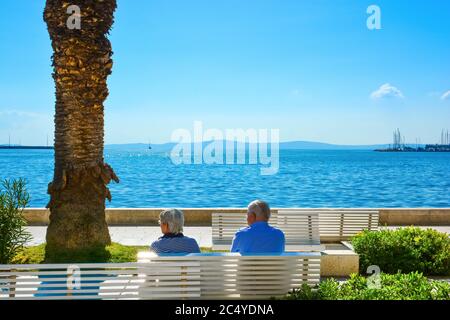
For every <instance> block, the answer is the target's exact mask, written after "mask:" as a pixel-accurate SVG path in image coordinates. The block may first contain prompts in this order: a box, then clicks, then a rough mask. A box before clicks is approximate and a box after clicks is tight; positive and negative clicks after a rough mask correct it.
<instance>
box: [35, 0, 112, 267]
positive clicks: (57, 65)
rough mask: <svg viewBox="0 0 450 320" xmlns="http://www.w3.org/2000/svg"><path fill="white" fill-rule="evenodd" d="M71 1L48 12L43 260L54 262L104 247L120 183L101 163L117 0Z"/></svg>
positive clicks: (55, 2) (52, 1)
mask: <svg viewBox="0 0 450 320" xmlns="http://www.w3.org/2000/svg"><path fill="white" fill-rule="evenodd" d="M70 2H71V3H68V1H67V0H47V2H46V6H45V11H44V20H45V22H46V23H47V28H48V32H49V34H50V38H51V42H52V47H53V51H54V53H53V56H52V59H53V69H54V72H53V79H54V81H55V87H56V107H55V109H56V112H55V120H54V121H55V167H54V176H53V181H52V182H51V183H49V186H48V193H49V195H50V202H49V203H48V205H47V207H48V208H50V224H49V226H48V229H47V247H46V258H47V260H53V261H54V260H64V259H66V260H67V259H73V258H74V257H76V256H77V254H79V253H80V252H90V251H92V250H95V251H98V250H99V249H100V250H102V249H103V250H104V249H105V246H106V245H108V244H110V242H111V239H110V236H109V231H108V226H107V224H106V219H105V199H109V200H111V193H110V192H109V190H108V188H107V184H108V183H109V182H110V181H111V180H114V181H116V182H118V181H119V180H118V178H117V176H116V175H115V173H114V171H113V169H112V168H111V167H110V166H109V165H108V164H106V163H105V162H104V158H103V146H104V140H103V138H104V118H103V109H104V108H103V102H104V101H105V99H106V97H107V96H108V88H107V83H106V80H107V77H108V75H110V74H111V69H112V64H113V63H112V60H111V56H112V49H111V43H110V42H109V40H108V38H107V35H108V34H109V30H110V29H111V26H112V24H113V22H114V11H115V9H116V0H73V1H70ZM70 5H77V6H78V7H79V8H80V13H81V15H80V17H81V28H80V29H72V28H69V27H68V24H67V21H68V19H69V18H70V14H68V12H67V9H68V7H69V6H70ZM105 252H106V251H105Z"/></svg>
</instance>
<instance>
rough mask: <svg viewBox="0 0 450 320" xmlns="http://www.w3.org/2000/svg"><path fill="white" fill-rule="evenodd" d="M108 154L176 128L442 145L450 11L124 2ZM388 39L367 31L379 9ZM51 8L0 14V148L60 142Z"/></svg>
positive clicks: (281, 0)
mask: <svg viewBox="0 0 450 320" xmlns="http://www.w3.org/2000/svg"><path fill="white" fill-rule="evenodd" d="M117 2H118V8H117V11H116V15H115V24H114V27H113V30H112V31H111V35H110V40H111V42H112V46H113V50H114V56H113V59H114V67H113V73H112V75H111V76H110V77H109V79H108V85H109V90H110V95H109V97H108V99H107V100H106V102H105V143H107V144H111V143H136V142H145V143H146V142H148V141H151V142H152V143H163V142H169V141H170V139H171V134H172V132H173V131H174V130H176V129H179V128H184V129H188V130H191V131H192V130H193V125H194V121H201V122H202V123H203V127H204V128H205V129H207V128H217V129H220V130H225V129H234V128H242V129H249V128H253V129H279V130H280V139H281V141H293V140H308V141H320V142H328V143H335V144H376V143H390V142H391V140H392V132H393V131H394V129H396V128H400V130H401V132H402V134H403V135H404V136H405V137H406V140H407V141H409V142H415V141H416V139H420V142H422V143H435V142H438V140H439V139H440V133H441V129H444V128H446V129H447V128H448V129H450V41H449V40H450V1H442V0H417V1H413V0H395V1H392V0H383V1H382V0H371V1H364V0H308V1H306V0H303V1H302V0H117ZM373 4H374V5H377V6H378V7H379V8H380V12H381V18H380V22H381V29H375V30H369V28H368V27H367V19H368V18H369V17H370V16H371V14H368V13H367V8H368V7H369V6H370V5H373ZM44 5H45V1H44V0H2V1H1V6H0V44H1V48H0V144H2V143H8V136H9V135H10V136H11V143H21V144H23V145H45V144H46V140H47V136H48V137H49V140H50V141H51V140H52V139H53V130H54V127H53V114H54V102H55V97H54V84H53V79H52V77H51V72H52V69H51V60H50V59H51V54H52V51H51V45H50V40H49V36H48V33H47V29H46V25H45V23H44V22H43V19H42V14H43V8H44Z"/></svg>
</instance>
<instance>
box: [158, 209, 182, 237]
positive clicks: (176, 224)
mask: <svg viewBox="0 0 450 320" xmlns="http://www.w3.org/2000/svg"><path fill="white" fill-rule="evenodd" d="M159 223H160V224H161V223H167V225H168V226H169V231H170V233H173V234H178V233H181V232H183V226H184V214H183V211H181V210H178V209H169V210H164V211H163V212H161V213H160V214H159Z"/></svg>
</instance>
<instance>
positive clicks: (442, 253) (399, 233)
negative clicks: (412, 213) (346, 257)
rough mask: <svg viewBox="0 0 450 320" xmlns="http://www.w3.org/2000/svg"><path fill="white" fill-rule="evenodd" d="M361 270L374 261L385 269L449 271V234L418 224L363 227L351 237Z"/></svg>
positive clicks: (447, 272)
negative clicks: (371, 228)
mask: <svg viewBox="0 0 450 320" xmlns="http://www.w3.org/2000/svg"><path fill="white" fill-rule="evenodd" d="M352 245H353V247H354V249H355V251H356V253H358V254H359V261H360V270H361V271H362V272H365V270H366V269H367V267H368V266H370V265H377V266H379V267H380V269H381V271H382V272H385V273H391V274H393V273H397V272H402V273H409V272H413V271H418V272H421V273H423V274H425V275H450V238H449V236H448V235H447V234H446V233H441V232H438V231H436V230H433V229H427V230H424V229H420V228H417V227H407V228H400V229H397V230H381V231H375V232H374V231H363V232H362V233H360V234H358V235H356V236H355V237H353V239H352Z"/></svg>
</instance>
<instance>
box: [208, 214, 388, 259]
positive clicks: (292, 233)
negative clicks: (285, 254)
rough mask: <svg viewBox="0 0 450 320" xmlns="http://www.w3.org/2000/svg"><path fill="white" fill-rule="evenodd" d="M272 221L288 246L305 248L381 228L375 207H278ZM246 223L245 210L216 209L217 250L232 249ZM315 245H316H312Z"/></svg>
mask: <svg viewBox="0 0 450 320" xmlns="http://www.w3.org/2000/svg"><path fill="white" fill-rule="evenodd" d="M270 223H271V224H272V225H273V226H276V227H278V228H280V229H281V230H282V231H283V232H284V234H285V237H286V250H288V251H289V250H302V248H303V247H302V246H305V245H313V246H314V245H318V244H320V242H339V241H346V240H349V239H350V238H351V237H352V236H354V235H355V234H357V233H358V232H361V231H362V230H370V231H376V230H378V223H379V211H378V210H375V209H305V208H296V209H278V210H277V211H275V212H274V213H272V217H271V218H270ZM246 225H247V221H246V215H245V213H235V212H233V213H230V212H222V213H213V214H212V242H213V249H214V250H229V249H230V247H231V243H232V240H233V237H234V234H235V233H236V232H237V231H238V230H239V229H240V228H243V227H245V226H246ZM312 248H313V247H312Z"/></svg>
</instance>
